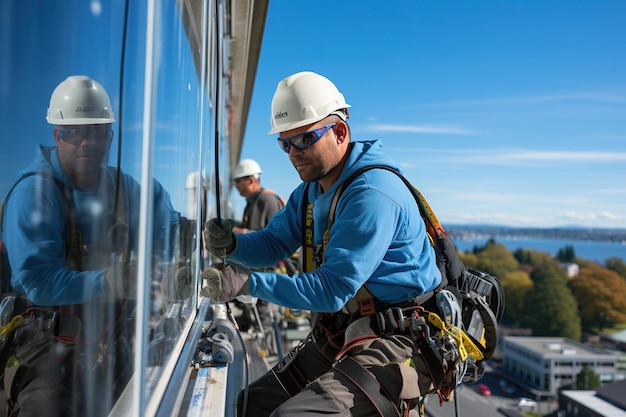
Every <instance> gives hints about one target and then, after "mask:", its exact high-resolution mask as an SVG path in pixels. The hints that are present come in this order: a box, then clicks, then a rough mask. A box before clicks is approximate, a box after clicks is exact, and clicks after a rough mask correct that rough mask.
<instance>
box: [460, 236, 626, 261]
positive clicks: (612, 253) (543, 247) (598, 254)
mask: <svg viewBox="0 0 626 417" xmlns="http://www.w3.org/2000/svg"><path fill="white" fill-rule="evenodd" d="M452 238H453V239H454V236H452ZM493 240H494V241H495V242H496V243H500V244H502V245H504V246H505V247H506V248H507V249H508V250H510V251H511V252H515V251H516V250H517V249H527V250H534V251H537V252H546V253H549V254H550V255H552V256H556V254H557V253H558V251H559V249H563V248H565V247H566V246H571V247H573V248H574V254H575V255H576V256H577V257H578V258H583V259H587V260H590V261H596V262H598V263H600V264H604V261H606V259H607V258H612V257H617V258H621V259H622V260H624V262H626V244H623V243H619V242H597V241H591V240H564V239H534V238H528V239H525V238H518V239H511V238H497V237H496V238H493ZM488 241H489V238H482V239H471V240H462V239H454V244H455V245H456V248H457V249H458V250H459V251H461V252H471V251H472V250H473V249H474V247H475V246H484V245H485V244H486V243H487V242H488Z"/></svg>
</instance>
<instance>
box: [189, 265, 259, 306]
mask: <svg viewBox="0 0 626 417" xmlns="http://www.w3.org/2000/svg"><path fill="white" fill-rule="evenodd" d="M201 275H202V279H203V280H205V284H206V285H205V286H204V287H202V289H201V290H200V295H202V296H203V297H207V298H210V299H211V300H213V301H217V302H222V301H231V300H234V299H235V298H236V297H237V296H238V295H245V294H248V285H249V283H250V270H249V269H248V268H246V267H244V266H241V265H238V264H228V265H226V266H224V265H214V266H210V267H208V268H207V269H205V270H204V271H202V274H201Z"/></svg>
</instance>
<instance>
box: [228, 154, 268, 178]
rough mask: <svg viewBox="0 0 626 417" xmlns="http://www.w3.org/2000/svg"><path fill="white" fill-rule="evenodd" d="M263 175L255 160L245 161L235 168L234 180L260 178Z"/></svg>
mask: <svg viewBox="0 0 626 417" xmlns="http://www.w3.org/2000/svg"><path fill="white" fill-rule="evenodd" d="M262 173H263V171H261V166H260V165H259V164H258V163H257V162H256V161H255V160H254V159H244V160H242V161H241V162H239V165H237V167H236V168H235V172H234V173H233V180H236V179H238V178H244V177H252V176H254V177H256V178H259V175H261V174H262Z"/></svg>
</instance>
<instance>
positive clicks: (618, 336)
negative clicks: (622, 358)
mask: <svg viewBox="0 0 626 417" xmlns="http://www.w3.org/2000/svg"><path fill="white" fill-rule="evenodd" d="M600 343H602V344H603V345H604V346H607V347H609V348H611V349H616V350H621V351H623V352H626V329H624V330H621V331H619V332H617V333H613V334H605V333H603V334H601V335H600Z"/></svg>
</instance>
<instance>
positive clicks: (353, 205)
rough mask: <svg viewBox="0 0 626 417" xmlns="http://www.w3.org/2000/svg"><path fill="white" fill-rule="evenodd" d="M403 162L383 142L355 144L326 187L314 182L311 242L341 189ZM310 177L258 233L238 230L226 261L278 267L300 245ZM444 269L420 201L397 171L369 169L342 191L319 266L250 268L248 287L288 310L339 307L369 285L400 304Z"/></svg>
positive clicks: (382, 297) (427, 287)
mask: <svg viewBox="0 0 626 417" xmlns="http://www.w3.org/2000/svg"><path fill="white" fill-rule="evenodd" d="M369 165H386V166H389V167H391V168H394V169H396V170H398V171H400V172H402V168H401V167H400V165H399V164H398V163H397V162H395V161H394V160H393V159H392V158H390V157H389V156H387V155H385V154H384V153H383V151H382V143H381V142H380V141H363V142H353V144H352V149H351V152H350V155H349V157H348V160H347V162H346V165H345V166H344V168H343V171H342V173H341V175H340V176H339V178H338V180H337V181H336V182H335V184H333V186H332V187H331V188H330V189H329V190H327V191H326V192H324V193H322V192H320V187H319V185H318V183H317V182H313V183H310V187H309V189H308V193H309V195H308V199H309V201H310V202H312V203H313V204H314V206H313V218H314V241H315V243H316V244H321V243H322V237H323V235H324V231H325V229H326V222H327V218H328V213H329V209H330V203H331V200H332V198H333V195H334V193H335V190H336V189H337V187H338V186H339V185H340V184H341V183H342V182H343V181H344V180H345V179H346V178H348V177H349V176H350V175H351V174H352V173H353V172H355V171H356V170H358V169H360V168H362V167H365V166H369ZM305 185H306V183H302V184H301V185H300V186H298V188H296V189H295V190H294V192H293V193H292V194H291V196H290V198H289V201H288V202H287V205H286V206H285V207H284V208H283V209H282V210H281V211H279V212H278V213H276V214H275V215H274V217H272V219H271V220H270V222H269V223H268V225H267V226H266V227H265V228H264V229H262V230H259V231H255V232H252V233H248V234H245V235H237V245H236V248H235V250H234V251H233V252H232V253H231V254H230V255H229V256H228V258H227V259H228V260H231V261H233V262H238V263H241V264H243V265H246V266H249V267H253V268H259V267H266V266H271V265H275V264H276V263H277V262H278V261H280V260H281V259H284V258H285V257H288V256H289V255H291V254H292V253H294V252H295V251H296V250H297V248H298V247H299V246H300V245H301V243H302V230H303V225H302V204H303V192H304V190H305ZM440 282H441V274H440V272H439V269H438V268H437V265H436V260H435V253H434V249H433V248H432V246H431V244H430V242H429V239H428V235H427V233H426V226H425V224H424V222H423V220H422V217H421V215H420V213H419V209H418V207H417V203H416V202H415V199H414V197H413V195H412V193H411V192H410V190H409V189H408V188H407V186H406V185H405V184H404V182H403V181H402V180H401V179H400V178H398V176H397V175H395V174H394V173H392V172H389V171H386V170H383V169H372V170H369V171H367V172H365V173H363V174H362V175H360V176H358V177H357V178H356V179H355V180H354V181H353V182H352V183H351V184H350V185H349V186H348V187H347V188H346V190H345V191H344V193H343V195H342V197H341V199H340V200H339V203H338V205H337V208H336V211H335V221H334V223H333V225H332V227H331V230H330V237H329V240H328V244H327V246H326V250H325V252H324V262H323V264H322V265H321V266H320V267H318V268H317V269H316V270H315V271H312V272H306V273H302V274H296V275H294V276H292V277H290V276H288V275H286V274H280V273H273V272H253V273H252V274H251V276H250V285H249V293H250V295H253V296H257V297H259V298H262V299H264V300H267V301H270V302H273V303H276V304H279V305H282V306H285V307H290V308H298V309H305V310H312V311H318V312H336V311H339V310H340V309H341V308H342V307H343V306H344V305H345V303H346V302H347V301H348V300H350V299H351V298H352V297H354V296H355V294H356V292H357V291H358V289H359V288H360V287H361V286H362V285H364V284H367V287H368V288H369V290H370V291H371V292H372V293H373V294H374V295H375V296H376V297H377V298H379V299H380V300H381V301H384V302H387V303H400V302H404V301H407V300H409V299H411V298H413V297H416V296H419V295H421V294H423V293H424V292H427V291H429V290H432V289H434V288H436V287H437V286H438V285H439V283H440Z"/></svg>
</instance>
